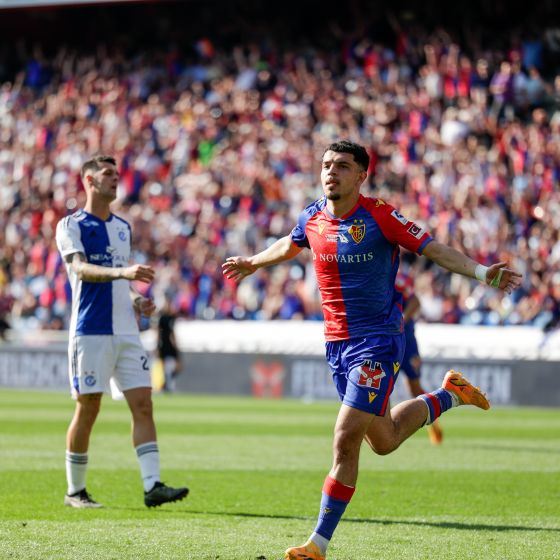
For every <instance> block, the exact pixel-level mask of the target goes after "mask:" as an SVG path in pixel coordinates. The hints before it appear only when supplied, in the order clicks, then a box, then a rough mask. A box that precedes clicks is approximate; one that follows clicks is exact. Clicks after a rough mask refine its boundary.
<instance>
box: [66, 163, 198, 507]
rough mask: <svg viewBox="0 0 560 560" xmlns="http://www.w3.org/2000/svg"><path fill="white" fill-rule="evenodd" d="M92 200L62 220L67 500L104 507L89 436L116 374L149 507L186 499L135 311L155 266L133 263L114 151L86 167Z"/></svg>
mask: <svg viewBox="0 0 560 560" xmlns="http://www.w3.org/2000/svg"><path fill="white" fill-rule="evenodd" d="M81 177H82V182H83V184H84V188H85V191H86V204H85V206H84V208H83V210H78V211H77V212H76V213H74V214H72V215H71V216H67V217H65V218H63V219H62V220H60V222H59V223H58V225H57V229H56V242H57V246H58V250H59V251H60V254H61V255H62V258H63V259H64V262H65V264H66V269H67V272H68V276H69V279H70V283H71V286H72V316H71V320H70V332H69V348H68V358H69V366H70V371H69V373H70V383H71V388H72V393H73V396H74V398H75V399H76V409H75V412H74V417H73V418H72V421H71V423H70V426H69V428H68V433H67V436H66V478H67V482H68V490H67V493H66V495H65V497H64V504H65V505H67V506H71V507H76V508H96V507H101V504H99V503H98V502H96V501H95V500H93V499H92V498H91V496H90V495H89V493H88V492H87V490H86V471H87V463H88V447H89V438H90V434H91V430H92V428H93V424H94V423H95V420H96V418H97V414H98V413H99V409H100V405H101V397H102V396H103V392H104V391H106V390H108V389H109V385H110V381H111V380H112V382H113V383H114V384H115V386H116V387H117V388H118V389H119V390H120V391H122V393H123V394H124V397H125V399H126V401H127V403H128V406H129V408H130V411H131V413H132V440H133V444H134V447H135V448H136V454H137V456H138V461H139V463H140V471H141V475H142V479H143V483H144V503H145V504H146V506H148V507H153V506H159V505H161V504H164V503H166V502H174V501H177V500H182V499H183V498H184V497H185V496H186V495H187V494H188V489H187V488H171V487H169V486H167V485H165V484H163V483H162V482H161V480H160V459H159V450H158V445H157V440H156V428H155V424H154V418H153V410H152V396H151V379H150V372H149V367H148V357H147V356H146V352H145V350H144V348H143V347H142V343H141V341H140V336H139V330H138V325H137V322H136V315H135V311H137V312H139V313H141V314H143V315H146V316H149V315H151V314H152V313H153V312H154V311H155V306H154V304H153V302H152V300H150V299H148V298H144V297H142V296H141V295H139V294H138V293H137V292H135V291H134V290H132V287H131V285H130V282H131V281H139V282H145V283H148V284H149V283H151V282H152V280H153V279H154V270H153V269H152V268H151V267H149V266H145V265H142V264H133V265H130V264H129V258H130V247H131V229H130V225H129V224H128V223H127V222H125V221H124V220H122V219H121V218H119V217H117V216H115V215H114V214H112V213H111V210H110V205H111V203H112V202H113V201H114V200H115V198H116V195H117V185H118V181H119V173H118V171H117V164H116V161H115V159H114V158H113V157H111V156H103V155H101V156H96V157H94V158H92V159H90V160H88V161H87V162H85V163H84V165H83V166H82V169H81Z"/></svg>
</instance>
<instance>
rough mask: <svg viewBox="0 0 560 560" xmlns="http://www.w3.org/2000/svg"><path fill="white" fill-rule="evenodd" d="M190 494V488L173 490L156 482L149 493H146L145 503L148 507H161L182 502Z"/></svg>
mask: <svg viewBox="0 0 560 560" xmlns="http://www.w3.org/2000/svg"><path fill="white" fill-rule="evenodd" d="M188 493H189V489H188V488H171V487H170V486H166V485H165V484H163V482H156V483H155V484H154V487H153V488H152V489H151V490H150V491H149V492H144V503H145V504H146V505H147V506H148V507H155V506H161V504H167V503H169V502H177V501H179V500H182V499H183V498H184V497H185V496H186V495H187V494H188Z"/></svg>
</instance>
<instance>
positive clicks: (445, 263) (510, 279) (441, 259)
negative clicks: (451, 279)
mask: <svg viewBox="0 0 560 560" xmlns="http://www.w3.org/2000/svg"><path fill="white" fill-rule="evenodd" d="M422 254H423V255H425V256H426V257H428V258H429V259H430V260H432V261H434V262H435V263H437V264H439V265H440V266H441V267H443V268H446V269H447V270H449V271H451V272H456V273H458V274H462V275H463V276H468V277H469V278H476V279H477V280H478V281H479V282H482V283H484V284H487V285H488V286H491V287H492V288H498V289H500V290H503V291H504V292H506V293H508V294H510V293H511V292H512V291H513V290H515V289H516V288H518V287H519V285H520V284H521V277H522V275H521V274H519V273H518V272H516V271H515V270H510V269H509V268H506V265H507V263H505V262H499V263H495V264H493V265H492V266H484V265H482V264H479V263H477V262H476V261H473V260H472V259H471V258H469V257H467V256H466V255H464V254H463V253H461V252H459V251H457V250H456V249H453V248H452V247H449V246H448V245H444V244H443V243H439V242H437V241H430V243H428V245H426V247H425V248H424V251H423V252H422Z"/></svg>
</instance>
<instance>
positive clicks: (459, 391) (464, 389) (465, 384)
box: [441, 369, 490, 410]
mask: <svg viewBox="0 0 560 560" xmlns="http://www.w3.org/2000/svg"><path fill="white" fill-rule="evenodd" d="M441 386H442V388H443V389H445V390H446V391H448V392H450V393H454V394H455V395H456V396H457V398H458V399H459V403H460V404H472V405H474V406H478V408H482V409H483V410H488V409H489V408H490V401H489V400H488V399H487V398H486V395H485V394H484V393H483V392H482V391H481V390H480V388H479V387H475V386H474V385H473V384H472V383H471V382H470V381H469V380H468V379H467V378H466V377H464V376H463V374H462V373H461V372H460V371H454V370H452V369H450V370H449V371H448V372H447V373H446V374H445V377H444V378H443V383H442V384H441Z"/></svg>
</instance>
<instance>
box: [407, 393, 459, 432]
mask: <svg viewBox="0 0 560 560" xmlns="http://www.w3.org/2000/svg"><path fill="white" fill-rule="evenodd" d="M416 398H417V399H420V400H423V401H424V402H425V403H426V406H427V407H428V418H427V420H426V425H429V424H432V423H433V422H434V421H435V420H436V419H437V418H439V417H440V416H441V415H442V414H443V413H444V412H445V411H446V410H449V409H450V408H452V407H453V406H457V403H456V402H455V401H454V400H453V397H452V395H451V394H450V393H449V391H446V390H445V389H436V390H435V391H433V392H431V393H424V394H423V395H420V396H418V397H416Z"/></svg>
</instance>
